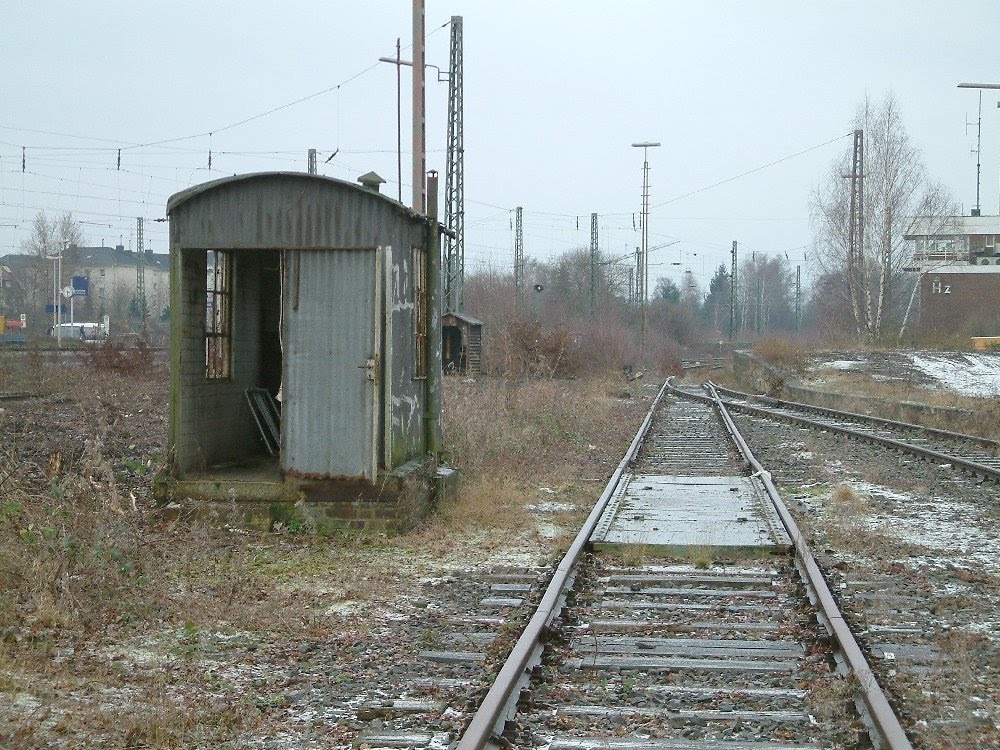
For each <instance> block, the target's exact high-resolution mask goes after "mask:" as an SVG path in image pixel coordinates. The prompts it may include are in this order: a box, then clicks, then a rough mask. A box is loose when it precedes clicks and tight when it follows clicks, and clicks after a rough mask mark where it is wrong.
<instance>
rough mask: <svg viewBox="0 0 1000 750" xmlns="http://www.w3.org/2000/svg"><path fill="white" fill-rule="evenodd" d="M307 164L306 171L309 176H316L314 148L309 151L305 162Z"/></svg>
mask: <svg viewBox="0 0 1000 750" xmlns="http://www.w3.org/2000/svg"><path fill="white" fill-rule="evenodd" d="M307 164H308V166H307V167H306V171H307V172H308V173H309V174H316V149H314V148H311V149H309V157H308V160H307Z"/></svg>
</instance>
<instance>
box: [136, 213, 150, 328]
mask: <svg viewBox="0 0 1000 750" xmlns="http://www.w3.org/2000/svg"><path fill="white" fill-rule="evenodd" d="M135 250H136V259H135V306H136V308H137V311H138V313H139V319H140V320H142V321H145V320H146V315H147V310H146V250H145V247H144V242H143V237H142V217H141V216H137V217H136V219H135Z"/></svg>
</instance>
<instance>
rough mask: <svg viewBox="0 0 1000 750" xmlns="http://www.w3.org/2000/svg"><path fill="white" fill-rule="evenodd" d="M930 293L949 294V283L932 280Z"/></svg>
mask: <svg viewBox="0 0 1000 750" xmlns="http://www.w3.org/2000/svg"><path fill="white" fill-rule="evenodd" d="M931 294H951V284H942V283H941V282H940V281H932V282H931Z"/></svg>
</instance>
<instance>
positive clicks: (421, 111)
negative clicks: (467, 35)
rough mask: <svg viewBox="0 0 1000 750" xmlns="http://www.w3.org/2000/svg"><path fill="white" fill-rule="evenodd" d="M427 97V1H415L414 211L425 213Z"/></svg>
mask: <svg viewBox="0 0 1000 750" xmlns="http://www.w3.org/2000/svg"><path fill="white" fill-rule="evenodd" d="M424 100H425V97H424V0H413V210H414V211H416V212H417V213H421V214H422V213H424V210H425V208H426V206H427V200H426V196H427V187H426V185H425V184H424V173H425V170H426V162H427V155H426V144H427V131H426V122H425V116H426V112H425V104H424Z"/></svg>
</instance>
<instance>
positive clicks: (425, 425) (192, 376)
mask: <svg viewBox="0 0 1000 750" xmlns="http://www.w3.org/2000/svg"><path fill="white" fill-rule="evenodd" d="M428 192H429V193H431V191H430V190H429V191H428ZM167 213H168V215H169V218H170V280H171V298H170V301H171V310H172V312H173V314H172V316H171V335H172V342H171V344H172V351H171V360H170V363H171V376H170V377H171V383H170V385H171V408H170V432H169V449H170V456H171V465H170V469H169V477H167V478H166V481H164V482H162V483H161V496H165V497H168V498H178V497H193V498H202V499H208V500H211V499H223V500H226V501H227V502H228V501H229V500H231V499H233V498H235V499H237V500H246V501H262V502H263V506H261V502H258V503H257V505H256V506H254V504H253V503H252V502H251V503H248V504H244V505H242V506H240V507H242V508H246V509H249V510H247V513H246V514H245V517H244V518H243V520H244V521H250V522H251V523H256V522H257V521H258V520H260V519H259V518H257V517H255V516H254V513H256V514H258V515H259V514H260V513H261V512H262V511H261V510H260V508H261V507H264V509H265V511H266V512H264V516H265V517H264V519H263V520H264V521H268V520H271V521H273V520H282V519H283V518H284V516H285V515H287V513H289V512H290V509H292V508H294V509H296V510H295V512H299V510H300V509H301V508H303V507H304V504H305V505H309V504H310V503H312V502H313V501H315V503H318V504H321V505H323V510H322V513H321V515H322V519H321V520H322V521H323V522H331V523H333V524H334V525H342V524H343V523H348V524H350V525H359V524H361V525H364V524H367V523H369V522H371V521H372V520H373V519H382V520H383V521H386V519H388V520H387V521H386V522H387V523H388V522H391V521H392V519H394V518H397V517H398V514H397V513H396V510H398V508H397V507H396V506H398V505H399V501H400V500H401V498H402V497H403V495H405V494H406V491H407V490H406V487H410V486H411V485H420V486H422V487H423V486H427V485H429V482H430V480H429V479H428V477H431V478H432V477H433V470H434V468H436V467H435V465H434V458H433V456H434V454H436V452H437V450H438V442H439V440H440V373H441V350H440V340H441V336H440V322H439V319H438V316H437V315H429V314H428V313H429V311H430V310H433V309H435V307H436V305H437V300H438V283H439V282H438V276H439V273H438V270H437V269H438V267H439V266H438V264H437V263H436V262H435V260H436V258H437V257H438V252H439V250H438V247H439V244H438V240H439V231H440V227H439V225H438V223H437V222H436V221H435V220H434V219H433V218H429V217H428V216H424V215H422V214H418V213H414V212H413V211H411V210H410V209H408V208H407V207H405V206H403V205H402V204H400V203H398V202H396V201H394V200H392V199H391V198H388V197H386V196H384V195H381V194H379V193H378V192H377V189H371V188H366V187H361V186H359V185H356V184H352V183H349V182H344V181H341V180H335V179H331V178H328V177H322V176H318V175H312V174H305V173H299V172H294V173H293V172H267V173H258V174H246V175H239V176H234V177H227V178H225V179H221V180H216V181H213V182H208V183H205V184H202V185H198V186H196V187H193V188H190V189H188V190H184V191H182V192H180V193H177V194H175V195H173V196H172V197H171V198H170V199H169V201H168V203H167ZM435 342H436V345H435ZM428 472H430V473H429V474H428ZM414 480H416V481H414ZM418 494H419V492H418ZM280 501H289V502H285V503H284V504H282V502H280ZM290 501H294V503H295V505H292V504H291V502H290ZM303 501H305V502H303ZM314 510H315V508H314ZM366 514H367V515H366ZM247 516H249V517H247Z"/></svg>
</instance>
